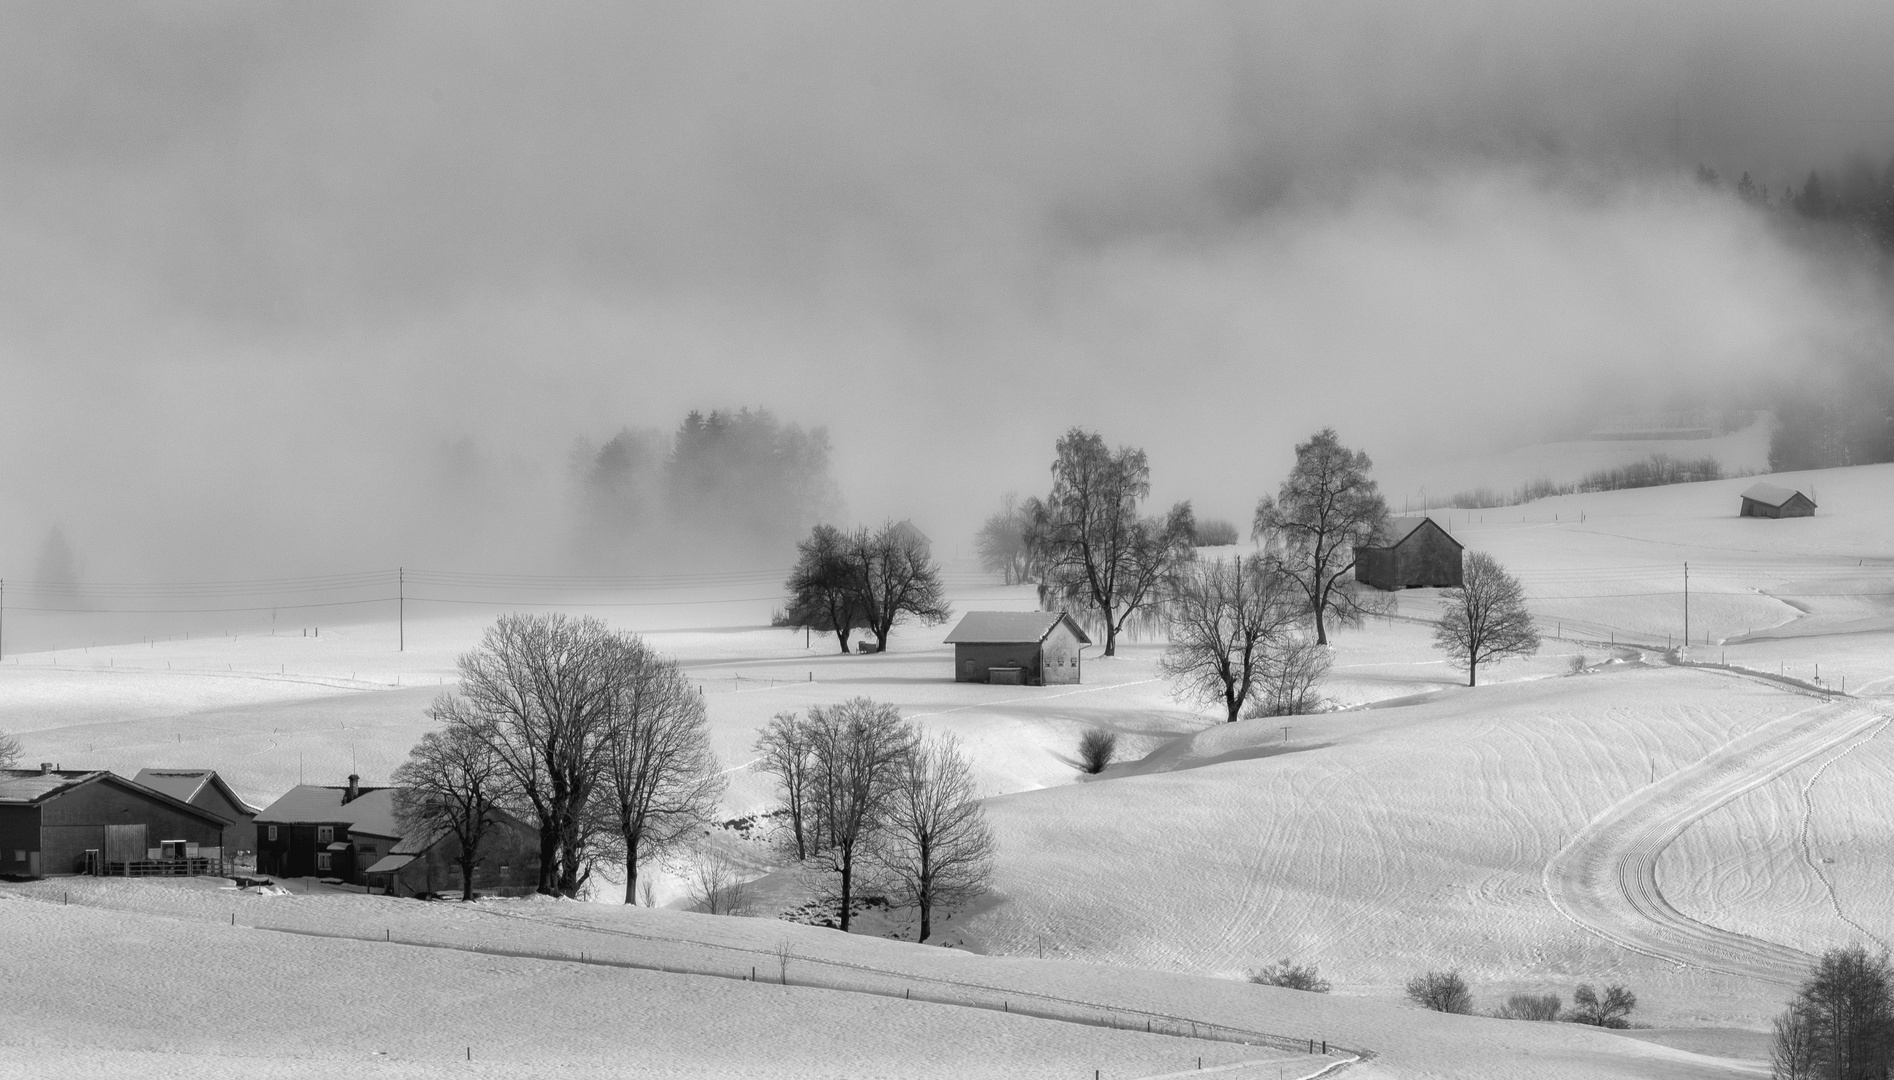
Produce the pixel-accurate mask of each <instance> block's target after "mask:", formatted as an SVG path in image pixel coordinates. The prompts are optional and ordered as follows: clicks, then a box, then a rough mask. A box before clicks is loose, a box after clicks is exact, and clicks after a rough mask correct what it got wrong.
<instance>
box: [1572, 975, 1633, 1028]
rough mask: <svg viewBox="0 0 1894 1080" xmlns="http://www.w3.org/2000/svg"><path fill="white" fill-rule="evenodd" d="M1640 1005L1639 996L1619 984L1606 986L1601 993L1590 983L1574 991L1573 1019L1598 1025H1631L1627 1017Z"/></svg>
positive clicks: (1614, 1026)
mask: <svg viewBox="0 0 1894 1080" xmlns="http://www.w3.org/2000/svg"><path fill="white" fill-rule="evenodd" d="M1637 1007H1638V996H1637V995H1636V994H1634V993H1632V992H1631V991H1629V990H1627V989H1625V988H1624V987H1622V986H1619V985H1617V984H1615V983H1614V984H1612V985H1610V986H1607V987H1605V992H1604V993H1603V994H1602V995H1601V994H1599V993H1598V991H1596V990H1593V989H1592V988H1591V986H1590V984H1586V985H1583V986H1580V987H1579V988H1578V989H1576V990H1574V991H1572V1020H1573V1021H1574V1022H1576V1023H1580V1024H1594V1025H1596V1026H1598V1027H1608V1028H1621V1027H1629V1026H1630V1025H1629V1023H1628V1022H1627V1021H1626V1020H1625V1017H1627V1016H1629V1015H1631V1010H1632V1009H1635V1008H1637Z"/></svg>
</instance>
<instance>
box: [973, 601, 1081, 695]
mask: <svg viewBox="0 0 1894 1080" xmlns="http://www.w3.org/2000/svg"><path fill="white" fill-rule="evenodd" d="M947 643H948V644H949V645H952V646H953V647H954V681H955V682H983V683H1011V684H1014V685H1025V686H1046V685H1050V684H1053V683H1075V682H1078V681H1079V650H1080V649H1083V648H1084V647H1085V646H1087V645H1090V644H1091V643H1092V639H1091V638H1088V637H1086V636H1085V631H1083V630H1081V629H1079V624H1078V623H1076V622H1073V621H1072V617H1071V616H1070V615H1067V614H1066V613H1065V612H1063V611H969V612H967V614H966V615H965V617H963V618H962V619H961V620H960V624H959V625H958V626H955V627H954V629H953V632H952V633H950V634H948V635H947Z"/></svg>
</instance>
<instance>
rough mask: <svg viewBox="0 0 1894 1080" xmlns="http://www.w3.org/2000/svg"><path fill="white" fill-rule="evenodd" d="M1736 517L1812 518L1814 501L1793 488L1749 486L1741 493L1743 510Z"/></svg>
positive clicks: (1766, 485) (1764, 485)
mask: <svg viewBox="0 0 1894 1080" xmlns="http://www.w3.org/2000/svg"><path fill="white" fill-rule="evenodd" d="M1736 516H1737V517H1766V518H1785V517H1813V516H1815V500H1814V499H1811V498H1809V497H1808V496H1807V495H1804V494H1802V493H1801V492H1799V491H1796V490H1795V489H1794V488H1785V487H1777V486H1776V485H1775V484H1751V485H1750V487H1749V490H1748V491H1745V492H1743V509H1742V512H1741V513H1739V514H1737V515H1736Z"/></svg>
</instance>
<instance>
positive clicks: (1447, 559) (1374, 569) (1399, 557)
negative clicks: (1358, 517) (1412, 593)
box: [1355, 517, 1464, 589]
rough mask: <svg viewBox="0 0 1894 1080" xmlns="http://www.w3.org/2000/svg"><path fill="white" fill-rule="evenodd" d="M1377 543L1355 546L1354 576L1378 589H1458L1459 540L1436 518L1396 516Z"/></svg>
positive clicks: (1461, 548) (1357, 579)
mask: <svg viewBox="0 0 1894 1080" xmlns="http://www.w3.org/2000/svg"><path fill="white" fill-rule="evenodd" d="M1383 537H1384V539H1383V540H1382V542H1381V543H1380V544H1377V545H1375V546H1374V547H1361V548H1356V549H1355V580H1356V581H1359V582H1361V583H1362V584H1363V585H1372V586H1374V587H1375V588H1377V589H1424V588H1437V589H1457V588H1459V587H1460V582H1461V577H1460V555H1461V552H1462V551H1463V550H1464V547H1463V545H1462V544H1461V543H1460V541H1458V540H1455V539H1454V538H1453V537H1451V536H1449V535H1447V530H1445V529H1443V528H1441V527H1440V525H1439V523H1438V522H1436V521H1434V519H1433V518H1428V517H1417V518H1395V519H1393V520H1391V521H1389V522H1388V525H1387V531H1386V532H1385V533H1384V534H1383Z"/></svg>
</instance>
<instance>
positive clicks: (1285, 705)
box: [1250, 634, 1332, 716]
mask: <svg viewBox="0 0 1894 1080" xmlns="http://www.w3.org/2000/svg"><path fill="white" fill-rule="evenodd" d="M1331 659H1332V657H1331V655H1330V653H1329V650H1328V646H1326V645H1317V644H1316V643H1315V642H1313V641H1310V640H1309V639H1308V638H1306V637H1303V636H1301V635H1300V634H1292V635H1289V636H1287V637H1285V638H1283V639H1282V641H1281V642H1279V643H1278V644H1277V646H1276V648H1274V649H1271V650H1269V652H1268V653H1266V654H1265V655H1264V657H1263V681H1262V694H1261V695H1260V697H1259V699H1258V700H1257V702H1256V707H1255V709H1254V710H1252V711H1251V713H1250V715H1251V716H1301V715H1303V714H1304V713H1312V712H1316V711H1318V710H1319V709H1320V708H1321V706H1322V698H1321V695H1319V694H1317V693H1316V692H1315V688H1316V687H1317V686H1319V685H1321V682H1322V680H1323V679H1324V678H1326V677H1327V676H1328V668H1329V663H1330V660H1331Z"/></svg>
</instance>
